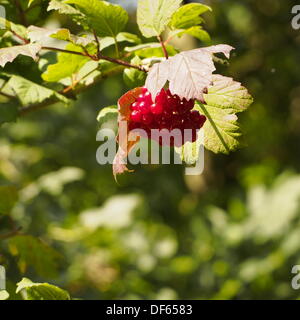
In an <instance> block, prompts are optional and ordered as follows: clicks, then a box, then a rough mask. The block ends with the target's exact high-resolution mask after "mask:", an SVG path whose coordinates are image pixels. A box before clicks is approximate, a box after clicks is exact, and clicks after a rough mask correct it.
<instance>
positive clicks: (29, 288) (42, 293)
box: [16, 278, 71, 300]
mask: <svg viewBox="0 0 300 320" xmlns="http://www.w3.org/2000/svg"><path fill="white" fill-rule="evenodd" d="M16 293H21V295H22V297H23V299H24V300H71V298H70V295H69V293H68V292H67V291H65V290H63V289H60V288H59V287H56V286H54V285H52V284H49V283H33V282H32V281H31V280H29V279H27V278H23V279H22V281H20V282H19V283H18V284H17V290H16Z"/></svg>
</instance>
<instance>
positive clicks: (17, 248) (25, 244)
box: [8, 235, 61, 277]
mask: <svg viewBox="0 0 300 320" xmlns="http://www.w3.org/2000/svg"><path fill="white" fill-rule="evenodd" d="M8 245H9V250H10V252H11V254H12V255H14V256H16V257H18V267H19V269H20V271H21V272H22V273H25V272H26V270H27V268H28V267H29V266H32V267H33V268H34V269H35V271H36V273H37V274H38V275H40V276H41V277H54V276H56V274H57V268H58V264H59V262H60V260H61V256H60V254H59V253H58V252H57V251H55V250H54V249H52V248H51V247H50V246H49V245H47V244H46V243H44V242H42V241H41V240H40V239H38V238H35V237H32V236H28V235H19V236H16V237H13V238H11V239H9V240H8Z"/></svg>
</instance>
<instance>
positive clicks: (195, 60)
mask: <svg viewBox="0 0 300 320" xmlns="http://www.w3.org/2000/svg"><path fill="white" fill-rule="evenodd" d="M233 49H234V48H233V47H231V46H229V45H225V44H221V45H216V46H211V47H207V48H200V49H195V50H190V51H184V52H181V53H179V54H177V55H176V56H174V57H171V58H170V59H168V60H166V61H163V62H161V63H158V64H155V65H154V66H153V67H152V68H151V70H150V72H149V74H148V77H147V80H146V88H147V89H148V90H149V91H150V93H151V95H152V98H154V97H156V95H157V94H158V92H159V91H160V90H161V89H162V88H163V87H164V85H165V84H166V82H167V81H169V89H170V91H171V93H172V94H174V95H175V94H177V95H178V96H179V97H180V98H181V99H183V98H186V99H187V100H190V99H197V100H200V101H202V100H203V93H204V92H205V89H206V88H207V87H208V86H209V85H210V84H211V83H212V74H213V72H214V71H215V70H216V68H215V65H214V62H213V54H214V53H224V55H225V56H226V57H227V58H229V55H230V52H231V50H233Z"/></svg>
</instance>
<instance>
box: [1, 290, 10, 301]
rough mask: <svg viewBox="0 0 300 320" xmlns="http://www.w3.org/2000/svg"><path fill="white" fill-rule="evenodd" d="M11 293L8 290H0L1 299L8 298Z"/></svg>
mask: <svg viewBox="0 0 300 320" xmlns="http://www.w3.org/2000/svg"><path fill="white" fill-rule="evenodd" d="M8 298H9V293H8V292H7V291H6V290H0V301H3V300H7V299H8Z"/></svg>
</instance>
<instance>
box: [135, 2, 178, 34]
mask: <svg viewBox="0 0 300 320" xmlns="http://www.w3.org/2000/svg"><path fill="white" fill-rule="evenodd" d="M181 3H182V0H139V1H138V9H137V22H138V25H139V28H140V30H141V32H142V34H143V35H144V36H145V37H146V38H151V37H154V36H160V35H161V34H162V32H163V31H164V30H165V28H166V26H167V25H168V24H169V22H170V20H171V17H172V15H173V14H174V12H175V11H176V10H177V9H178V8H179V6H180V5H181Z"/></svg>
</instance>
